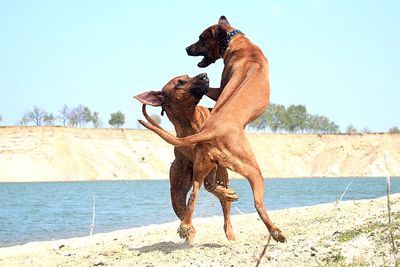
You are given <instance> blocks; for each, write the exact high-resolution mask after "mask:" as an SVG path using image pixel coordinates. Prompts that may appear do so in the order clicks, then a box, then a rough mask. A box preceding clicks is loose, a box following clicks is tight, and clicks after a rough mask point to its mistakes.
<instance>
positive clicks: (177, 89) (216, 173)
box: [134, 73, 238, 240]
mask: <svg viewBox="0 0 400 267" xmlns="http://www.w3.org/2000/svg"><path fill="white" fill-rule="evenodd" d="M208 88H209V80H208V77H207V75H206V74H205V73H202V74H199V75H197V76H195V77H192V78H191V77H189V76H187V75H182V76H178V77H175V78H173V79H172V80H170V81H169V82H168V83H167V84H166V85H165V86H164V87H163V88H162V90H161V91H149V92H144V93H142V94H139V95H137V96H135V97H134V98H136V99H137V100H139V101H140V102H141V103H143V108H142V112H143V115H144V116H145V117H146V119H147V120H148V121H150V122H151V123H153V124H155V125H156V122H155V121H154V120H153V119H152V118H151V117H150V116H149V115H148V114H147V112H146V105H151V106H155V107H161V108H162V112H165V113H166V114H167V117H168V119H169V120H170V121H171V123H172V124H173V125H174V127H175V131H176V134H177V136H179V137H183V136H189V135H192V134H195V133H198V132H199V131H200V129H201V127H202V126H203V124H204V122H205V121H206V120H207V119H208V118H209V117H210V110H209V109H208V108H205V107H202V106H197V104H198V103H199V101H200V99H201V98H202V97H203V96H204V95H205V94H206V93H207V91H208ZM194 147H195V146H194V145H189V146H183V147H175V148H174V154H175V159H174V161H173V162H172V164H171V167H170V173H169V178H170V193H171V201H172V207H173V209H174V211H175V214H176V215H177V216H178V218H179V219H181V220H183V218H184V215H185V213H186V210H187V206H186V196H187V193H188V192H189V190H190V188H191V186H192V184H193V161H194ZM228 182H229V181H228V172H227V170H226V168H224V167H222V166H218V165H217V166H216V168H214V169H213V170H212V171H211V172H210V173H209V174H208V175H207V177H206V178H205V182H204V184H205V188H206V190H207V191H209V192H211V193H212V194H214V195H215V196H216V197H217V198H218V199H219V201H220V203H221V206H222V210H223V214H224V230H225V235H226V237H227V239H228V240H235V235H234V232H233V228H232V224H231V220H230V210H231V202H233V201H236V200H238V197H237V195H236V193H235V192H234V191H233V190H231V189H230V188H229V187H228Z"/></svg>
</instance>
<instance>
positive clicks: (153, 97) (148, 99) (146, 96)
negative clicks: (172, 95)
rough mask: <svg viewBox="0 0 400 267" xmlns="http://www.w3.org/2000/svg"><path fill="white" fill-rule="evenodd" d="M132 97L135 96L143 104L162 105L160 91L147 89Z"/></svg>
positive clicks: (162, 97)
mask: <svg viewBox="0 0 400 267" xmlns="http://www.w3.org/2000/svg"><path fill="white" fill-rule="evenodd" d="M133 98H136V99H137V100H139V101H140V102H142V103H143V104H146V105H150V106H154V107H158V106H161V105H162V103H163V99H164V96H163V93H162V92H161V91H149V92H144V93H141V94H140V95H137V96H134V97H133Z"/></svg>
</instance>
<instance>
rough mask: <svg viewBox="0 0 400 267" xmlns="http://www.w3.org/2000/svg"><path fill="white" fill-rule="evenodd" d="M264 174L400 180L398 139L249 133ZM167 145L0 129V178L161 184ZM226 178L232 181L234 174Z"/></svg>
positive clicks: (145, 137)
mask: <svg viewBox="0 0 400 267" xmlns="http://www.w3.org/2000/svg"><path fill="white" fill-rule="evenodd" d="M248 137H249V139H250V142H251V144H252V146H253V148H254V151H255V153H256V156H257V159H258V161H259V164H260V167H261V169H262V172H263V174H264V176H266V177H324V176H335V177H336V176H346V177H349V176H384V175H386V173H387V171H386V166H385V160H384V153H385V152H386V154H387V158H388V162H389V169H390V170H389V172H390V174H391V175H393V176H395V175H397V176H399V175H400V135H394V134H363V135H359V134H354V135H289V134H248ZM172 161H173V148H172V146H170V145H168V144H167V143H165V142H164V141H163V140H161V139H160V138H159V137H158V136H156V135H155V134H153V133H152V132H149V131H145V130H125V129H74V128H63V127H0V181H1V182H9V181H71V180H113V179H162V178H167V177H168V170H169V166H170V163H171V162H172ZM231 176H236V177H237V175H235V174H234V173H232V174H231Z"/></svg>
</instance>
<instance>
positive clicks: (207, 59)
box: [197, 55, 215, 68]
mask: <svg viewBox="0 0 400 267" xmlns="http://www.w3.org/2000/svg"><path fill="white" fill-rule="evenodd" d="M202 56H203V59H202V60H201V61H200V62H199V63H198V64H197V66H198V67H200V68H205V67H207V66H208V65H210V64H211V63H214V62H215V60H213V59H211V58H210V57H208V55H202Z"/></svg>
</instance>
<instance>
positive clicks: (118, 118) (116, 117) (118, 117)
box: [108, 111, 125, 128]
mask: <svg viewBox="0 0 400 267" xmlns="http://www.w3.org/2000/svg"><path fill="white" fill-rule="evenodd" d="M108 123H109V124H110V125H111V126H113V127H115V128H120V127H121V126H122V125H124V123H125V115H124V114H123V113H122V112H121V111H118V112H115V113H111V119H110V120H109V121H108Z"/></svg>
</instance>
